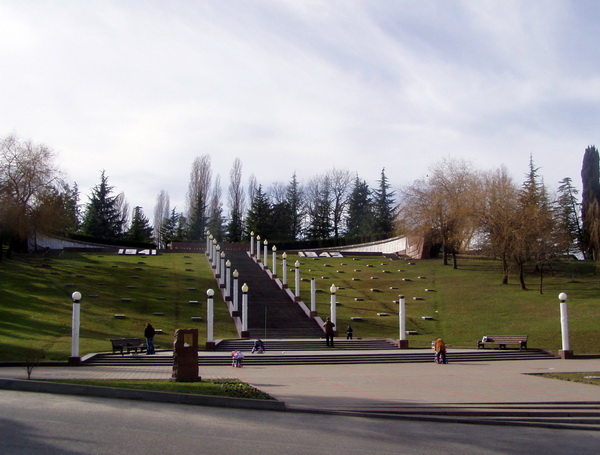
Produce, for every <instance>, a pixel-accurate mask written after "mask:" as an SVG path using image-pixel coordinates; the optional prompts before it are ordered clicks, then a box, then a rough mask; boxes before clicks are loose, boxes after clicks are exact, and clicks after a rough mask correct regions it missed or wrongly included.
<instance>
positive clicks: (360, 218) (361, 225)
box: [346, 175, 373, 241]
mask: <svg viewBox="0 0 600 455" xmlns="http://www.w3.org/2000/svg"><path fill="white" fill-rule="evenodd" d="M346 227H347V229H346V237H360V238H361V239H362V240H363V241H367V240H370V238H369V237H370V236H371V234H372V233H373V206H372V200H371V190H370V188H369V185H368V184H367V182H366V181H365V180H361V179H360V178H359V177H358V175H357V176H356V179H355V180H354V186H353V188H352V192H351V193H350V198H349V202H348V215H347V217H346Z"/></svg>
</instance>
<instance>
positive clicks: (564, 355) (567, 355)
mask: <svg viewBox="0 0 600 455" xmlns="http://www.w3.org/2000/svg"><path fill="white" fill-rule="evenodd" d="M558 355H559V356H560V358H561V359H563V360H564V359H572V358H573V351H571V350H569V351H563V350H560V351H558Z"/></svg>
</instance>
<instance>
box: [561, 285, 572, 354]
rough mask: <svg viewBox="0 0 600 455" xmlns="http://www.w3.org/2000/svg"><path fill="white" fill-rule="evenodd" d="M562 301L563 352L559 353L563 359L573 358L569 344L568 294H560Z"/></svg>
mask: <svg viewBox="0 0 600 455" xmlns="http://www.w3.org/2000/svg"><path fill="white" fill-rule="evenodd" d="M558 300H560V329H561V334H562V350H561V351H560V352H559V354H560V357H561V358H562V359H571V358H573V351H571V346H570V344H569V314H568V312H567V294H565V293H564V292H561V293H560V294H558Z"/></svg>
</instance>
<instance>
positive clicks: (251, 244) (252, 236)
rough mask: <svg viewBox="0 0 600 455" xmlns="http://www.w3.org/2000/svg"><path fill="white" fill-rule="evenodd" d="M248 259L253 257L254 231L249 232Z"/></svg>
mask: <svg viewBox="0 0 600 455" xmlns="http://www.w3.org/2000/svg"><path fill="white" fill-rule="evenodd" d="M250 257H254V231H252V232H250Z"/></svg>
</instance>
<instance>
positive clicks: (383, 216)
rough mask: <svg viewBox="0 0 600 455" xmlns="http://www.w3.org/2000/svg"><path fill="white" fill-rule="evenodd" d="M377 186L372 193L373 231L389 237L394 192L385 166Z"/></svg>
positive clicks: (392, 220) (391, 228) (391, 227)
mask: <svg viewBox="0 0 600 455" xmlns="http://www.w3.org/2000/svg"><path fill="white" fill-rule="evenodd" d="M378 183H379V187H378V188H377V189H376V190H375V191H374V194H373V218H374V226H373V227H374V229H375V232H376V233H377V234H378V235H379V236H380V237H381V238H385V237H389V236H391V235H392V234H393V233H394V215H395V213H394V211H395V200H394V192H393V191H391V185H390V184H389V182H388V179H387V177H386V175H385V168H383V169H382V170H381V178H380V179H379V180H378Z"/></svg>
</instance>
